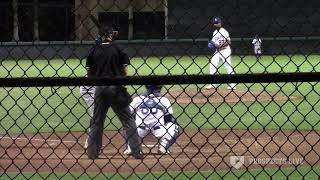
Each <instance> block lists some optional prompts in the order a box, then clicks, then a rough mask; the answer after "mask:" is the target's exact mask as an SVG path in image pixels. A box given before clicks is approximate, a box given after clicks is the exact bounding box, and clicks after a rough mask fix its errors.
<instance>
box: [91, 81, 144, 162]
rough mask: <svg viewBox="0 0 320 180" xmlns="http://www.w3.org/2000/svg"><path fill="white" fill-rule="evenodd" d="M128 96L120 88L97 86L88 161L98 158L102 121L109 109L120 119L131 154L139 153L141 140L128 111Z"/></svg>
mask: <svg viewBox="0 0 320 180" xmlns="http://www.w3.org/2000/svg"><path fill="white" fill-rule="evenodd" d="M130 100H131V98H130V96H129V94H128V93H127V91H126V89H125V88H124V87H121V86H97V87H96V92H95V101H94V111H93V117H92V119H91V121H90V131H89V139H88V148H87V154H88V157H89V158H90V159H96V158H98V156H99V153H100V150H101V147H102V136H103V128H104V121H105V118H106V115H107V111H108V109H109V107H110V106H111V108H112V109H113V111H114V112H115V113H116V115H117V116H118V118H119V119H120V121H121V123H122V125H123V127H124V130H125V132H126V136H127V137H128V141H129V145H130V148H131V149H132V152H133V153H137V152H140V151H141V140H140V137H139V136H138V133H137V130H136V123H135V121H134V117H133V115H132V113H131V112H130V109H129V104H130Z"/></svg>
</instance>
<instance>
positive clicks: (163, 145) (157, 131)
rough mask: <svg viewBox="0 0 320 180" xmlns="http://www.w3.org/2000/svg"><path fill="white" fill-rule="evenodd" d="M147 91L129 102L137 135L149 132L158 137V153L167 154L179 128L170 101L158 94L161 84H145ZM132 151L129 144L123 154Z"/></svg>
mask: <svg viewBox="0 0 320 180" xmlns="http://www.w3.org/2000/svg"><path fill="white" fill-rule="evenodd" d="M146 88H147V91H146V92H145V93H144V94H142V95H140V96H137V97H135V98H134V99H133V101H132V102H131V104H130V109H131V111H132V113H134V114H135V119H136V125H137V131H138V135H139V136H140V137H141V138H144V137H145V136H146V135H147V134H149V133H150V132H151V133H152V134H153V135H154V136H155V137H156V138H157V139H159V149H158V153H160V154H169V153H170V151H169V148H170V147H171V146H172V144H174V143H175V141H176V139H177V138H178V136H179V134H180V133H181V128H180V126H179V125H178V124H176V123H175V121H174V118H173V116H172V114H173V111H172V107H171V103H170V101H169V100H168V99H167V98H166V97H163V96H161V95H160V91H161V86H159V85H147V86H146ZM131 153H132V151H131V148H130V146H129V144H128V145H127V149H126V150H125V151H124V154H127V155H130V154H131Z"/></svg>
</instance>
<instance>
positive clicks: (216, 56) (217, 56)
mask: <svg viewBox="0 0 320 180" xmlns="http://www.w3.org/2000/svg"><path fill="white" fill-rule="evenodd" d="M219 60H220V53H219V52H216V53H214V55H213V56H212V58H211V60H210V65H209V68H210V71H209V73H210V74H211V75H213V74H216V73H217V70H218V64H219Z"/></svg>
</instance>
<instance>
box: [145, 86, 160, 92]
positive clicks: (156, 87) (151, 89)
mask: <svg viewBox="0 0 320 180" xmlns="http://www.w3.org/2000/svg"><path fill="white" fill-rule="evenodd" d="M146 88H147V90H148V91H149V92H160V91H161V88H162V86H161V85H146Z"/></svg>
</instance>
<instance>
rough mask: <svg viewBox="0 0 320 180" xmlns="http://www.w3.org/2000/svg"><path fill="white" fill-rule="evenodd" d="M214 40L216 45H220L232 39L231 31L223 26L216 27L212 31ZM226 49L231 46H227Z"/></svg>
mask: <svg viewBox="0 0 320 180" xmlns="http://www.w3.org/2000/svg"><path fill="white" fill-rule="evenodd" d="M212 41H213V42H214V44H215V46H216V47H217V46H218V47H220V46H221V45H223V44H225V43H227V42H228V41H231V39H230V35H229V32H228V31H227V30H226V29H224V28H223V27H221V28H220V29H216V30H215V31H214V32H213V33H212ZM225 49H231V48H230V46H226V48H225Z"/></svg>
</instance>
